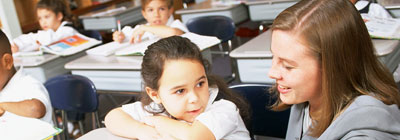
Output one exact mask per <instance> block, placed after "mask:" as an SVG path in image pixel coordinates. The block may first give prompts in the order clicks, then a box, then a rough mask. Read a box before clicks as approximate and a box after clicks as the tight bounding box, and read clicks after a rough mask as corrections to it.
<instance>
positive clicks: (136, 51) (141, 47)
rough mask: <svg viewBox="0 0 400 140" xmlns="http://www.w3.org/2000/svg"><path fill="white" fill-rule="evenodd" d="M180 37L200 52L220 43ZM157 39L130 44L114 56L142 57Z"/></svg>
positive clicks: (214, 39) (209, 38) (200, 37)
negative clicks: (195, 46) (190, 42)
mask: <svg viewBox="0 0 400 140" xmlns="http://www.w3.org/2000/svg"><path fill="white" fill-rule="evenodd" d="M181 36H182V37H186V38H188V39H189V40H190V41H192V42H193V43H194V44H196V45H197V46H198V47H199V49H200V50H205V49H207V48H209V47H212V46H214V45H217V44H218V43H220V42H221V40H219V39H218V38H217V37H212V36H204V35H199V34H195V33H191V32H188V33H185V34H183V35H181ZM158 40H159V39H152V40H145V41H143V42H140V43H135V44H132V45H130V46H128V47H126V48H123V49H121V50H118V51H116V52H115V55H119V56H125V55H144V52H145V51H146V50H147V47H148V46H150V45H151V44H153V43H154V42H156V41H158Z"/></svg>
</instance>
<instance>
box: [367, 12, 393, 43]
mask: <svg viewBox="0 0 400 140" xmlns="http://www.w3.org/2000/svg"><path fill="white" fill-rule="evenodd" d="M363 18H364V20H366V22H365V25H366V26H367V29H368V33H369V35H370V36H371V37H373V38H384V39H400V20H399V19H392V18H381V17H371V16H365V15H363Z"/></svg>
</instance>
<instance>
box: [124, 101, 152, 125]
mask: <svg viewBox="0 0 400 140" xmlns="http://www.w3.org/2000/svg"><path fill="white" fill-rule="evenodd" d="M122 110H123V111H124V112H125V113H127V114H129V116H131V117H132V118H133V119H135V120H137V121H140V122H144V120H143V117H146V116H152V114H150V113H149V112H147V111H145V110H144V109H143V107H142V102H140V101H137V102H134V103H131V104H126V105H122Z"/></svg>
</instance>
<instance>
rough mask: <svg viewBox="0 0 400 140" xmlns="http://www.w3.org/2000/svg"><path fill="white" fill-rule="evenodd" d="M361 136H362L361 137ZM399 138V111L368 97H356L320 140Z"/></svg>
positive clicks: (394, 107) (396, 107)
mask: <svg viewBox="0 0 400 140" xmlns="http://www.w3.org/2000/svg"><path fill="white" fill-rule="evenodd" d="M361 134H362V135H361ZM358 136H363V137H364V138H378V139H379V138H391V137H397V138H400V110H399V108H398V106H397V105H386V104H384V103H383V102H382V101H380V100H378V99H376V98H375V97H373V96H370V95H362V96H359V97H357V98H356V99H355V100H354V101H353V102H352V103H351V104H350V106H349V107H348V108H347V109H346V110H345V111H344V112H343V113H342V114H341V115H340V116H339V117H338V118H337V119H335V120H334V121H333V122H332V123H331V125H330V126H329V127H328V128H327V129H326V130H325V132H324V133H323V135H321V137H320V139H321V138H334V139H342V138H345V137H346V138H353V137H358Z"/></svg>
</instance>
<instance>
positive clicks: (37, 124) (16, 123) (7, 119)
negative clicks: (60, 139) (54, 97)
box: [0, 112, 62, 140]
mask: <svg viewBox="0 0 400 140" xmlns="http://www.w3.org/2000/svg"><path fill="white" fill-rule="evenodd" d="M6 113H8V114H4V115H3V116H2V117H0V137H1V139H4V140H41V139H49V138H51V137H53V136H55V135H57V134H59V133H61V131H62V130H61V129H59V128H55V127H54V126H53V125H51V124H49V123H47V122H44V121H42V120H39V119H34V118H27V117H22V116H18V115H15V114H12V113H9V112H6Z"/></svg>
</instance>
